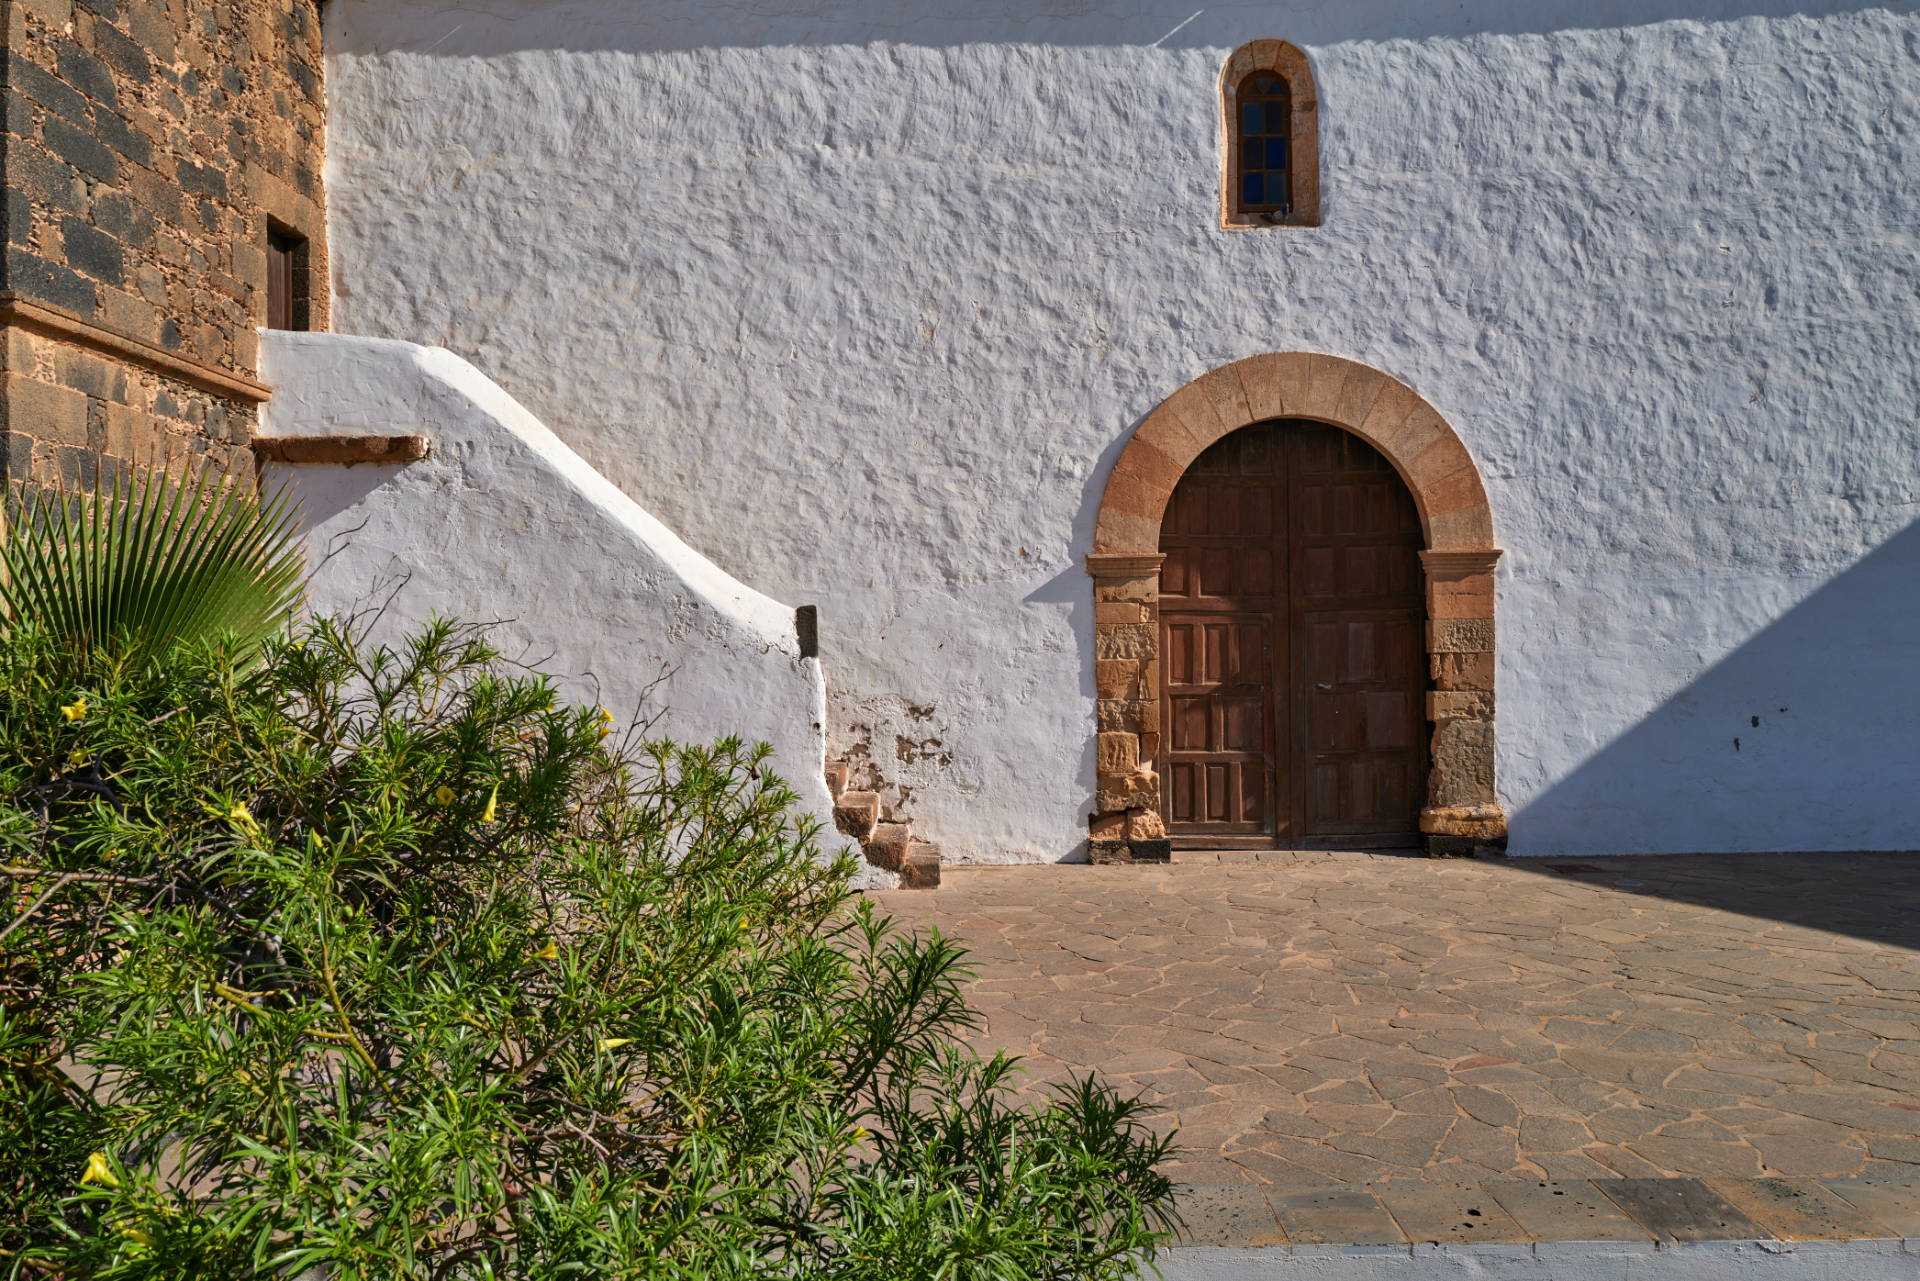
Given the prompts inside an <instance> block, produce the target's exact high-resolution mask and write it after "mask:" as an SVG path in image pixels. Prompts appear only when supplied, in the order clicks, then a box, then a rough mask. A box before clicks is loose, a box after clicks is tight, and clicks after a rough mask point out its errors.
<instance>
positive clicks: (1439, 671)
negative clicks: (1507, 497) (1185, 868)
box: [1087, 352, 1507, 860]
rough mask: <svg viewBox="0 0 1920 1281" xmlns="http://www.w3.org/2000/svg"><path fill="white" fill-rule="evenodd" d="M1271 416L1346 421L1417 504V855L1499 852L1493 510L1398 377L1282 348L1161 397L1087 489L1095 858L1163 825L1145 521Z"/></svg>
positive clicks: (1154, 581)
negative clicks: (1422, 720) (1426, 753)
mask: <svg viewBox="0 0 1920 1281" xmlns="http://www.w3.org/2000/svg"><path fill="white" fill-rule="evenodd" d="M1276 418H1301V419H1307V420H1309V421H1312V422H1319V423H1326V424H1328V425H1329V426H1333V427H1339V428H1341V429H1343V430H1345V431H1349V432H1352V433H1353V434H1354V435H1355V436H1358V437H1359V438H1360V439H1361V440H1364V441H1366V442H1367V443H1368V444H1369V445H1372V446H1373V447H1374V448H1375V449H1377V450H1379V451H1380V453H1381V454H1382V455H1384V456H1385V457H1386V459H1387V461H1388V462H1390V463H1392V464H1393V467H1394V470H1395V471H1397V472H1399V474H1400V477H1401V479H1402V480H1404V481H1405V482H1406V485H1407V488H1408V490H1409V491H1411V493H1412V494H1413V500H1414V504H1415V505H1416V506H1417V507H1418V508H1419V511H1420V527H1421V531H1422V534H1423V538H1424V541H1425V544H1426V546H1425V548H1424V549H1423V550H1422V551H1421V552H1420V562H1421V565H1422V567H1423V568H1424V569H1425V578H1426V628H1425V631H1426V649H1427V657H1428V664H1429V670H1430V675H1431V679H1432V687H1431V688H1430V689H1429V691H1428V693H1427V719H1428V720H1429V721H1430V722H1432V724H1433V733H1432V738H1431V757H1430V772H1429V774H1428V782H1427V804H1426V807H1425V808H1424V809H1423V810H1422V811H1421V813H1420V831H1421V832H1422V833H1423V835H1424V836H1425V838H1426V846H1427V852H1428V853H1430V854H1437V855H1461V854H1473V853H1476V852H1479V851H1480V850H1482V849H1485V848H1502V847H1504V845H1505V842H1506V835H1507V818H1506V811H1505V810H1504V809H1503V808H1502V807H1501V805H1500V801H1499V796H1498V793H1497V791H1496V789H1495V786H1494V746H1495V740H1494V672H1495V653H1494V630H1495V629H1494V564H1495V562H1496V561H1498V560H1499V558H1500V549H1499V548H1498V547H1497V546H1495V544H1494V537H1493V513H1492V509H1491V508H1490V507H1489V506H1488V504H1487V495H1486V488H1485V486H1484V485H1483V484H1482V483H1481V480H1480V470H1479V468H1478V467H1477V466H1476V465H1475V464H1474V461H1473V457H1472V455H1471V454H1469V453H1468V452H1467V447H1466V445H1465V444H1464V443H1463V442H1462V441H1461V439H1460V437H1459V435H1458V434H1457V433H1456V432H1455V431H1454V430H1453V428H1452V427H1451V426H1450V425H1449V424H1448V423H1447V421H1446V419H1445V418H1443V417H1442V416H1441V414H1440V412H1439V411H1438V410H1436V409H1435V408H1434V407H1433V406H1432V405H1430V404H1428V403H1427V401H1426V400H1425V399H1423V398H1422V397H1421V396H1420V394H1419V393H1418V392H1416V391H1414V390H1413V389H1412V388H1411V387H1409V386H1407V385H1406V384H1405V383H1403V382H1401V381H1400V380H1399V379H1397V378H1394V377H1393V376H1392V375H1390V374H1386V373H1383V372H1381V371H1380V370H1377V369H1372V368H1369V367H1368V366H1366V365H1362V364H1359V363H1357V362H1355V361H1351V360H1346V359H1343V358H1342V357H1339V356H1330V355H1323V354H1320V353H1316V352H1281V353H1273V354H1270V355H1262V356H1252V357H1249V358H1247V359H1245V360H1240V361H1236V362H1234V363H1233V364H1230V365H1223V366H1221V367H1220V368H1218V369H1215V370H1213V371H1212V372H1210V373H1207V374H1203V375H1202V376H1201V377H1199V378H1197V379H1195V380H1194V381H1192V382H1190V383H1188V384H1187V385H1186V386H1184V387H1182V388H1181V389H1180V390H1178V391H1176V392H1174V393H1173V395H1171V396H1169V397H1167V399H1166V400H1164V401H1162V402H1161V404H1160V405H1159V406H1158V407H1157V408H1155V409H1154V410H1153V412H1152V413H1150V414H1148V415H1147V416H1146V418H1144V419H1142V420H1141V422H1140V425H1139V426H1138V427H1136V428H1135V429H1134V432H1133V436H1132V438H1131V439H1130V440H1128V441H1127V444H1126V447H1125V448H1124V449H1123V450H1121V452H1120V457H1119V459H1118V460H1117V461H1116V462H1115V463H1114V467H1113V471H1112V473H1111V474H1109V476H1108V477H1107V484H1106V488H1105V491H1104V493H1103V494H1102V496H1101V500H1100V512H1099V516H1098V518H1097V520H1096V523H1095V526H1094V535H1093V549H1092V551H1091V552H1090V553H1089V554H1088V556H1087V572H1088V573H1089V574H1091V575H1092V577H1093V599H1094V606H1093V623H1094V627H1093V633H1094V634H1093V670H1094V689H1095V698H1096V728H1095V732H1096V735H1097V738H1096V752H1095V759H1096V784H1097V792H1096V796H1095V804H1094V809H1095V812H1094V813H1093V815H1092V816H1091V818H1090V821H1089V836H1090V839H1091V841H1092V854H1093V856H1094V857H1095V858H1096V859H1102V860H1104V859H1107V858H1113V857H1118V856H1120V851H1121V850H1122V849H1123V848H1124V847H1126V846H1127V845H1128V844H1129V843H1130V842H1131V843H1133V844H1135V845H1137V844H1138V843H1139V842H1141V841H1143V840H1144V841H1152V840H1154V839H1155V838H1158V837H1160V836H1162V835H1163V833H1164V831H1165V826H1164V818H1165V815H1164V811H1163V808H1162V798H1161V789H1160V776H1159V775H1158V774H1157V773H1156V772H1155V771H1154V769H1153V761H1154V759H1155V757H1156V756H1157V755H1158V754H1159V746H1160V730H1161V727H1160V710H1161V704H1162V689H1161V665H1160V610H1159V607H1160V563H1161V561H1162V560H1163V559H1164V557H1163V556H1162V555H1161V552H1160V522H1161V519H1162V517H1163V516H1164V515H1165V512H1166V508H1167V502H1168V500H1169V499H1170V498H1172V496H1173V490H1174V486H1175V485H1177V484H1178V483H1179V481H1180V478H1181V476H1183V475H1184V474H1185V473H1186V470H1187V468H1188V467H1189V466H1190V465H1192V463H1193V461H1194V459H1196V458H1198V457H1199V456H1200V455H1201V453H1202V452H1204V451H1205V450H1206V449H1207V448H1208V447H1209V446H1211V445H1212V444H1213V443H1214V442H1216V441H1218V440H1220V439H1221V438H1222V437H1224V436H1226V435H1227V434H1229V433H1230V432H1235V431H1238V430H1240V429H1241V428H1242V427H1250V426H1252V425H1254V424H1255V423H1262V422H1267V421H1270V420H1272V419H1276Z"/></svg>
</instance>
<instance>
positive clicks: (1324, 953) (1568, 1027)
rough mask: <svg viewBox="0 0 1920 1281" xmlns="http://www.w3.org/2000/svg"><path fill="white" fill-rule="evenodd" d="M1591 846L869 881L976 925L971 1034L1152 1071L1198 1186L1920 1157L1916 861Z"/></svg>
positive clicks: (1728, 1170) (1885, 1169)
mask: <svg viewBox="0 0 1920 1281" xmlns="http://www.w3.org/2000/svg"><path fill="white" fill-rule="evenodd" d="M1183 858H1184V856H1183ZM1556 861H1558V860H1556ZM1580 861H1581V862H1583V863H1586V864H1588V865H1590V866H1592V867H1597V868H1600V869H1601V871H1599V872H1597V873H1580V874H1575V875H1559V874H1555V873H1551V872H1549V871H1546V870H1545V868H1544V865H1543V864H1542V863H1540V862H1538V861H1536V860H1531V859H1511V860H1488V861H1479V862H1472V861H1468V862H1456V861H1450V860H1443V861H1431V860H1426V859H1418V858H1406V857H1398V856H1389V855H1370V854H1364V853H1331V854H1327V853H1315V854H1312V855H1301V856H1295V855H1292V854H1289V853H1286V852H1274V853H1270V854H1261V855H1251V856H1250V855H1245V854H1238V853H1233V854H1227V855H1217V854H1215V855H1207V856H1204V861H1195V862H1181V863H1176V864H1174V865H1173V866H1170V867H1166V866H1162V867H1154V868H1137V867H1087V866H1066V865H1052V866H1025V867H1011V868H964V867H961V868H950V869H949V870H948V875H947V877H946V884H945V885H943V886H942V887H941V888H940V889H938V890H934V891H902V892H894V893H888V894H884V895H879V896H877V897H878V898H879V899H880V901H881V906H882V908H883V909H884V910H886V911H890V912H892V913H894V914H896V915H898V916H900V917H901V918H902V920H903V923H905V924H908V925H913V924H931V925H937V926H939V927H940V928H941V929H942V930H943V931H945V932H946V933H948V934H949V935H951V936H953V937H955V938H956V939H957V940H959V941H960V942H961V943H962V944H964V945H965V946H967V947H969V948H970V949H972V956H971V958H970V959H971V961H972V963H973V964H974V966H975V967H976V979H975V981H974V983H973V985H972V986H971V988H970V997H971V999H972V1000H973V1001H974V1003H975V1006H976V1008H977V1009H978V1010H979V1011H980V1013H981V1015H982V1017H983V1019H984V1026H983V1027H982V1028H981V1029H980V1031H979V1033H978V1035H977V1037H976V1042H977V1044H979V1045H980V1046H981V1047H982V1048H1006V1049H1010V1050H1011V1051H1013V1052H1014V1053H1016V1054H1020V1055H1022V1056H1024V1058H1025V1062H1026V1066H1027V1068H1028V1070H1029V1073H1030V1077H1029V1080H1030V1082H1031V1085H1032V1086H1033V1087H1034V1088H1036V1089H1038V1088H1040V1087H1043V1086H1045V1085H1046V1084H1049V1083H1057V1082H1060V1081H1063V1080H1065V1079H1066V1078H1067V1077H1068V1076H1070V1075H1072V1074H1075V1073H1084V1072H1085V1071H1086V1070H1087V1069H1089V1068H1094V1067H1097V1068H1099V1069H1100V1070H1102V1071H1103V1072H1104V1073H1106V1074H1107V1075H1108V1077H1109V1078H1110V1079H1111V1080H1112V1081H1113V1083H1114V1084H1115V1085H1116V1086H1118V1087H1119V1088H1120V1089H1122V1090H1124V1091H1128V1092H1138V1093H1141V1094H1144V1095H1145V1096H1146V1097H1147V1098H1148V1099H1149V1100H1150V1101H1152V1102H1154V1103H1156V1104H1158V1105H1159V1106H1160V1107H1161V1108H1162V1109H1163V1111H1162V1112H1161V1114H1160V1115H1159V1116H1158V1117H1157V1118H1156V1120H1155V1122H1154V1124H1155V1125H1156V1126H1157V1127H1158V1128H1161V1129H1163V1130H1164V1129H1169V1128H1173V1127H1176V1126H1177V1127H1178V1128H1179V1129H1180V1131H1181V1141H1182V1142H1183V1144H1184V1145H1185V1151H1184V1152H1183V1153H1182V1154H1181V1157H1180V1159H1179V1161H1177V1162H1176V1163H1174V1164H1173V1165H1172V1166H1170V1167H1169V1172H1170V1173H1171V1174H1172V1175H1173V1176H1174V1177H1176V1178H1180V1179H1184V1180H1186V1181H1187V1182H1190V1183H1196V1184H1199V1183H1206V1184H1225V1183H1234V1182H1243V1181H1245V1182H1257V1183H1262V1184H1265V1185H1268V1186H1269V1187H1270V1188H1272V1189H1273V1190H1275V1191H1281V1192H1284V1191H1293V1190H1308V1189H1313V1188H1316V1187H1320V1186H1324V1185H1327V1184H1330V1183H1352V1184H1365V1183H1368V1182H1380V1181H1386V1182H1398V1181H1400V1180H1404V1179H1408V1178H1425V1179H1431V1180H1435V1181H1439V1182H1445V1183H1454V1184H1471V1183H1484V1182H1490V1181H1501V1180H1508V1181H1524V1182H1537V1181H1542V1180H1548V1181H1551V1180H1579V1179H1586V1178H1602V1179H1604V1178H1630V1179H1664V1178H1673V1177H1703V1178H1712V1179H1716V1180H1724V1179H1738V1180H1746V1179H1779V1178H1793V1179H1816V1180H1818V1179H1834V1178H1842V1179H1844V1178H1862V1177H1865V1178H1881V1179H1885V1178H1895V1179H1897V1178H1903V1177H1908V1176H1912V1175H1915V1174H1920V859H1915V858H1911V857H1904V856H1898V855H1892V856H1882V855H1831V854H1824V855H1791V856H1787V855H1779V856H1776V855H1741V856H1728V857H1708V856H1642V857H1634V858H1606V857H1590V856H1583V858H1582V859H1581V860H1580ZM1863 886H1870V887H1871V890H1872V892H1871V893H1863V892H1861V887H1863Z"/></svg>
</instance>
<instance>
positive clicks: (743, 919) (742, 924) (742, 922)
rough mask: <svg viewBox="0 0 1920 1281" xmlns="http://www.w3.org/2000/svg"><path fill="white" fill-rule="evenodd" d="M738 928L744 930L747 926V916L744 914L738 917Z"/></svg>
mask: <svg viewBox="0 0 1920 1281" xmlns="http://www.w3.org/2000/svg"><path fill="white" fill-rule="evenodd" d="M740 928H741V929H742V930H745V929H746V928H747V918H746V917H744V916H743V917H741V918H740Z"/></svg>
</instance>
